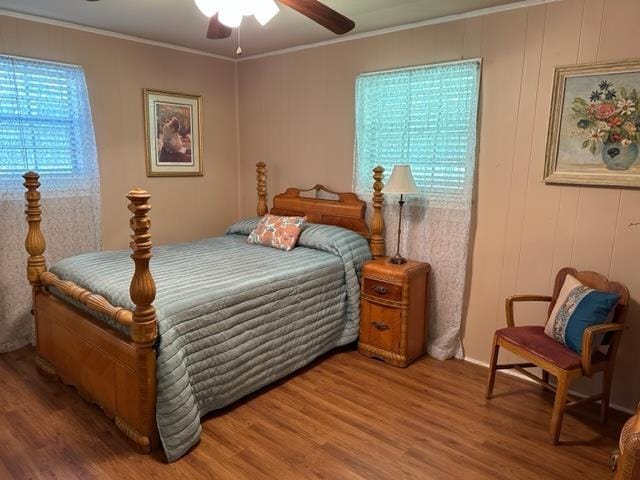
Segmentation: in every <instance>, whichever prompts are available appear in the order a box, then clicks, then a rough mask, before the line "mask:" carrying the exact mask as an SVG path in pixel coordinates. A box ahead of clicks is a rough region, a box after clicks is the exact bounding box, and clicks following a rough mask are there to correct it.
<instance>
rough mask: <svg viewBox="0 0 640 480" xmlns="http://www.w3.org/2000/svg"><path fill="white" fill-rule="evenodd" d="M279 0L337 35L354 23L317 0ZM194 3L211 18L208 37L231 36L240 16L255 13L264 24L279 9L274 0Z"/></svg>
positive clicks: (349, 28)
mask: <svg viewBox="0 0 640 480" xmlns="http://www.w3.org/2000/svg"><path fill="white" fill-rule="evenodd" d="M278 1H279V3H281V4H283V5H286V6H287V7H289V8H292V9H294V10H296V11H297V12H299V13H301V14H302V15H304V16H305V17H308V18H310V19H311V20H313V21H314V22H316V23H318V24H320V25H322V26H323V27H325V28H327V29H328V30H331V31H332V32H333V33H335V34H338V35H343V34H345V33H347V32H349V31H351V30H352V29H353V28H354V27H355V25H356V24H355V23H354V22H353V20H351V19H349V18H347V17H345V16H344V15H342V14H340V13H338V12H336V11H335V10H333V9H332V8H329V7H327V6H326V5H325V4H323V3H321V2H319V1H318V0H278ZM195 3H196V5H197V6H198V8H199V9H200V11H202V13H203V14H204V15H206V16H207V17H210V18H211V20H210V21H209V28H208V29H207V38H210V39H222V38H227V37H229V36H231V32H232V30H233V28H236V27H239V26H240V23H242V17H243V16H250V15H254V16H255V17H256V19H257V20H258V22H260V24H262V25H266V24H267V23H268V22H269V20H271V19H272V18H273V17H274V16H275V15H276V14H277V13H278V11H279V10H280V9H279V7H278V5H277V3H276V2H275V1H274V0H195Z"/></svg>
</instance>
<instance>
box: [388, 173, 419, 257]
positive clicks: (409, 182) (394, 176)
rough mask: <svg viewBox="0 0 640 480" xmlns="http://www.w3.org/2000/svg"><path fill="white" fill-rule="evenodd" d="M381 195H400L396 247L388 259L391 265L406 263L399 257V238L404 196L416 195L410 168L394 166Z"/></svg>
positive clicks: (416, 191) (416, 190) (416, 188)
mask: <svg viewBox="0 0 640 480" xmlns="http://www.w3.org/2000/svg"><path fill="white" fill-rule="evenodd" d="M382 192H383V193H396V194H398V193H399V194H400V201H399V202H398V203H399V204H400V212H399V214H398V247H397V249H396V254H395V255H394V256H393V257H391V259H389V261H390V262H391V263H395V264H402V263H406V262H407V259H406V258H404V257H403V256H402V255H400V236H401V234H402V207H403V206H404V195H410V194H414V193H418V187H417V186H416V182H415V180H414V179H413V175H412V174H411V167H410V166H409V165H395V166H394V167H393V172H391V177H390V178H389V181H388V182H387V184H386V185H385V186H384V188H383V189H382Z"/></svg>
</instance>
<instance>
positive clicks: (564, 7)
mask: <svg viewBox="0 0 640 480" xmlns="http://www.w3.org/2000/svg"><path fill="white" fill-rule="evenodd" d="M638 25H640V2H637V1H629V0H563V1H560V2H557V3H550V4H546V5H539V6H535V7H530V8H526V9H519V10H513V11H509V12H503V13H498V14H493V15H487V16H484V17H477V18H472V19H468V20H463V21H456V22H451V23H446V24H441V25H435V26H429V27H422V28H418V29H414V30H407V31H402V32H397V33H391V34H386V35H381V36H377V37H371V38H366V39H360V40H355V41H349V42H344V43H338V44H333V45H327V46H322V47H317V48H312V49H307V50H300V51H296V52H291V53H287V54H282V55H275V56H268V57H263V58H258V59H252V60H246V61H243V62H241V63H240V64H239V83H238V95H239V118H240V145H241V147H240V180H241V211H242V213H243V214H244V215H250V214H252V213H253V212H254V210H255V199H254V196H255V193H254V191H255V185H254V177H255V174H254V165H255V163H256V162H257V161H260V160H262V161H265V162H267V164H268V166H269V193H270V194H275V193H278V192H280V191H282V190H283V189H284V188H285V187H287V186H292V185H297V186H311V185H314V184H316V183H322V184H325V185H328V186H330V187H332V188H333V189H337V190H348V189H350V188H351V179H352V168H353V130H354V113H353V112H354V88H355V78H356V76H357V75H358V74H359V73H362V72H367V71H375V70H382V69H387V68H393V67H401V66H406V65H419V64H427V63H432V62H438V61H445V60H456V59H461V58H473V57H479V56H481V57H482V58H483V62H484V67H483V80H482V99H481V102H482V112H481V136H480V155H479V159H478V180H477V191H476V203H475V209H476V211H475V219H474V223H475V232H474V238H473V244H472V247H471V248H472V252H473V253H472V257H471V262H470V270H469V279H470V281H469V285H470V287H469V291H468V295H467V298H468V300H467V308H466V316H465V319H464V332H463V333H464V345H465V352H466V355H467V356H468V357H470V358H474V359H477V360H480V361H487V360H488V356H489V350H490V342H491V337H492V335H493V332H494V330H495V329H496V328H497V327H500V326H502V325H504V321H505V320H504V312H503V310H504V307H503V304H504V298H505V297H506V296H507V295H510V294H513V293H529V292H533V293H545V292H550V291H551V288H552V282H553V278H554V275H555V272H556V271H557V270H558V269H559V268H560V267H562V266H565V265H574V266H576V267H578V268H580V269H593V270H596V271H599V272H601V273H604V274H605V275H609V276H610V277H612V278H614V279H616V280H619V281H622V282H624V283H626V284H627V285H628V287H629V288H630V290H631V292H632V296H633V299H634V301H633V305H632V307H631V312H630V315H631V318H630V322H629V323H630V324H631V327H630V329H629V331H627V332H626V333H625V338H624V341H623V346H622V349H621V354H620V361H619V364H618V370H617V375H616V380H615V383H614V392H613V401H614V402H615V403H617V404H619V405H622V406H624V407H627V408H633V407H634V406H635V404H636V403H637V402H638V400H640V368H638V365H640V354H639V353H638V352H640V306H639V305H638V301H639V300H640V226H631V225H630V224H632V223H635V222H640V190H621V189H613V188H588V187H562V186H547V185H545V184H544V183H542V181H541V179H542V171H543V165H544V155H545V142H546V135H547V121H548V117H549V107H550V102H551V93H552V92H551V88H552V80H553V78H552V73H553V67H554V66H555V65H564V64H575V63H582V62H595V61H605V60H615V59H626V58H632V57H638V56H640V50H639V47H638V45H639V44H640V43H639V41H638V38H639V37H638V29H637V26H638ZM518 313H520V314H521V317H520V318H521V319H522V321H524V322H531V323H534V322H535V323H541V322H542V321H543V310H542V309H539V308H536V307H532V308H531V309H528V308H527V307H524V308H522V310H519V312H518ZM591 387H592V386H591V385H581V386H579V388H580V389H582V390H583V391H586V390H588V389H589V388H591Z"/></svg>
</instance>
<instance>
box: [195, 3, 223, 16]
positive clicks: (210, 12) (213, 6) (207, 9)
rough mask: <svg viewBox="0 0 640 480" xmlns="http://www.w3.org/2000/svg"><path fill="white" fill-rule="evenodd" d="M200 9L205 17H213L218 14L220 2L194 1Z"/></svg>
mask: <svg viewBox="0 0 640 480" xmlns="http://www.w3.org/2000/svg"><path fill="white" fill-rule="evenodd" d="M194 1H195V3H196V6H197V7H198V9H199V10H200V11H201V12H202V14H203V15H204V16H205V17H213V16H214V15H215V14H216V13H218V9H219V8H220V0H194Z"/></svg>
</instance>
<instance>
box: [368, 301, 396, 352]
mask: <svg viewBox="0 0 640 480" xmlns="http://www.w3.org/2000/svg"><path fill="white" fill-rule="evenodd" d="M361 309H362V312H361V313H362V317H361V320H360V322H361V325H360V342H362V343H364V344H367V345H370V346H372V347H376V348H380V349H382V350H385V351H388V352H394V353H398V354H399V353H400V351H401V348H400V347H401V345H400V343H401V340H402V309H401V308H393V307H387V306H383V305H378V304H377V303H374V302H370V301H368V300H362V302H361Z"/></svg>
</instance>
